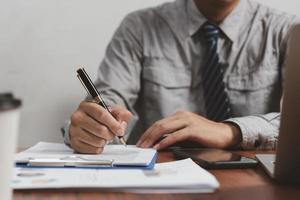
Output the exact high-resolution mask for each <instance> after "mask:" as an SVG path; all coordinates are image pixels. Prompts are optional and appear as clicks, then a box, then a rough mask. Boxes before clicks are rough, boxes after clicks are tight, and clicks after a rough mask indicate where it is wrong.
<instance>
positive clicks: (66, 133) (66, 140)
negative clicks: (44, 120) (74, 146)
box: [60, 120, 71, 146]
mask: <svg viewBox="0 0 300 200" xmlns="http://www.w3.org/2000/svg"><path fill="white" fill-rule="evenodd" d="M70 125H71V121H70V120H67V121H66V122H65V123H64V125H63V127H61V129H60V130H61V133H62V136H63V138H64V143H65V144H66V145H68V146H70V144H71V143H70V135H69V130H70Z"/></svg>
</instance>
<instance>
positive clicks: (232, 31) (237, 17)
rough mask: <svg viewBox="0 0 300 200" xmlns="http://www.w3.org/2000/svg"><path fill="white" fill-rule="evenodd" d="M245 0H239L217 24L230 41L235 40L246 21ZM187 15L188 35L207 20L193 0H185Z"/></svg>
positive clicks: (192, 33)
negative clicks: (186, 0)
mask: <svg viewBox="0 0 300 200" xmlns="http://www.w3.org/2000/svg"><path fill="white" fill-rule="evenodd" d="M247 2H248V1H247V0H241V1H240V3H239V4H238V5H237V7H236V8H235V9H234V10H233V11H232V12H231V13H230V14H229V15H228V16H227V17H226V18H225V19H224V20H223V22H221V23H220V24H219V28H220V29H221V30H222V32H223V33H224V34H225V35H226V36H227V37H228V38H229V39H230V40H231V41H232V42H234V41H236V40H237V39H238V36H239V31H240V30H241V27H242V26H243V25H244V24H245V23H246V22H247V18H248V19H249V17H247V14H249V12H247V11H248V9H247V5H246V3H247ZM187 3H188V4H187V15H188V17H189V23H188V31H189V35H190V36H192V35H194V34H195V33H196V32H197V31H198V30H199V28H201V27H202V26H203V24H204V23H205V22H207V21H208V20H207V18H206V17H205V16H204V15H203V14H202V13H201V12H200V11H199V10H198V8H197V6H196V4H195V2H194V0H188V2H187Z"/></svg>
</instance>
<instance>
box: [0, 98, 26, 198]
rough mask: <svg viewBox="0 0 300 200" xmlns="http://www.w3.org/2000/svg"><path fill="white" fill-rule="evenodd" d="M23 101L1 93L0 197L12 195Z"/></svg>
mask: <svg viewBox="0 0 300 200" xmlns="http://www.w3.org/2000/svg"><path fill="white" fill-rule="evenodd" d="M20 107H21V101H20V100H18V99H15V98H14V97H13V96H12V95H11V94H0V199H1V200H9V199H11V197H12V189H11V187H10V183H11V178H12V169H13V165H14V154H15V151H16V143H17V135H18V130H19V116H20Z"/></svg>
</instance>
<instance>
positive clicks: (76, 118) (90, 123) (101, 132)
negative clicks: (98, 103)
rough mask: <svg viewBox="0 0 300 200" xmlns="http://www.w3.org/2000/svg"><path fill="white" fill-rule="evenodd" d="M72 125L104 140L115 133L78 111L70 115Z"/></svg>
mask: <svg viewBox="0 0 300 200" xmlns="http://www.w3.org/2000/svg"><path fill="white" fill-rule="evenodd" d="M71 122H72V125H74V126H76V127H80V128H81V129H84V130H86V131H87V132H89V133H91V134H93V135H95V136H98V137H100V138H102V139H105V140H112V139H113V138H114V137H115V135H114V134H113V133H112V132H111V131H110V130H109V129H108V128H107V127H106V126H104V125H102V124H100V123H99V122H97V121H96V120H94V119H93V118H91V117H90V116H88V115H86V114H85V113H82V112H78V113H76V114H74V115H73V116H72V119H71Z"/></svg>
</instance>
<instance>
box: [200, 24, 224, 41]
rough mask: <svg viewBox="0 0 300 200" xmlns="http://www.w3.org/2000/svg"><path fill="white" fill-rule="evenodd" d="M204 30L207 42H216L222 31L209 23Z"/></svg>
mask: <svg viewBox="0 0 300 200" xmlns="http://www.w3.org/2000/svg"><path fill="white" fill-rule="evenodd" d="M203 30H204V35H205V39H206V41H207V42H211V41H216V40H217V39H218V37H219V34H220V31H219V28H218V27H217V26H216V25H215V24H212V23H210V22H208V23H206V24H205V25H204V26H203Z"/></svg>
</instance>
